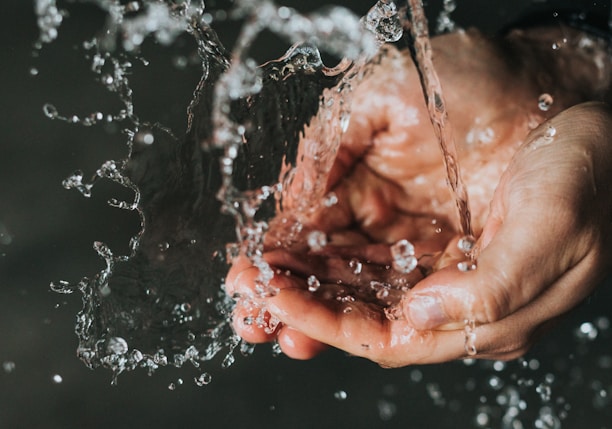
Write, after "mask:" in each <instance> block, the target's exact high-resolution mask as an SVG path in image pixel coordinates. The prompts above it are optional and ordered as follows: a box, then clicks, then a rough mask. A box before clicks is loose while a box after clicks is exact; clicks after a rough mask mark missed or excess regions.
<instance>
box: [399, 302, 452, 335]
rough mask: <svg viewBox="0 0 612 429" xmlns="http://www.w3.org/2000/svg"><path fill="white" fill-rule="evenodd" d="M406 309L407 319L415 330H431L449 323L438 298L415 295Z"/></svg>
mask: <svg viewBox="0 0 612 429" xmlns="http://www.w3.org/2000/svg"><path fill="white" fill-rule="evenodd" d="M407 307H408V308H407V310H408V311H407V313H408V314H407V317H408V319H410V321H411V322H412V326H414V327H415V328H416V329H432V328H435V327H437V326H440V325H444V324H446V323H448V322H449V320H448V316H447V315H446V313H445V312H444V310H443V309H442V303H441V302H440V300H439V299H438V298H435V297H432V296H425V295H420V296H419V295H415V296H413V297H412V299H411V300H410V301H409V302H408V305H407Z"/></svg>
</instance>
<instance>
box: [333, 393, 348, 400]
mask: <svg viewBox="0 0 612 429" xmlns="http://www.w3.org/2000/svg"><path fill="white" fill-rule="evenodd" d="M334 398H336V399H337V400H338V401H344V400H345V399H346V398H348V394H347V393H346V392H345V391H344V390H338V391H336V392H334Z"/></svg>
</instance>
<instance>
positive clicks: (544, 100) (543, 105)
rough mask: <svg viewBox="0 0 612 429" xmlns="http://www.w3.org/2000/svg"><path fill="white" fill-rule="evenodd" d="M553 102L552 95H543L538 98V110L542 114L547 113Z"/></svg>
mask: <svg viewBox="0 0 612 429" xmlns="http://www.w3.org/2000/svg"><path fill="white" fill-rule="evenodd" d="M553 102H554V99H553V97H552V95H550V94H548V93H544V94H542V95H540V97H539V98H538V108H539V109H540V110H541V111H543V112H547V111H548V110H549V109H550V107H551V106H552V104H553Z"/></svg>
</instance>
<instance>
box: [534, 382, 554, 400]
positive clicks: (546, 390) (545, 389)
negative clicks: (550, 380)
mask: <svg viewBox="0 0 612 429" xmlns="http://www.w3.org/2000/svg"><path fill="white" fill-rule="evenodd" d="M536 392H537V393H538V394H539V395H540V399H541V400H542V402H548V401H550V397H551V395H552V389H551V388H550V385H548V384H547V383H540V384H538V386H537V387H536Z"/></svg>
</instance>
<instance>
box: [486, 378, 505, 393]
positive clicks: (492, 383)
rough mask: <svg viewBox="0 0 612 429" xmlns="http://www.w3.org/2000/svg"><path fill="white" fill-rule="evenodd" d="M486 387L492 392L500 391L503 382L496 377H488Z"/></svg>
mask: <svg viewBox="0 0 612 429" xmlns="http://www.w3.org/2000/svg"><path fill="white" fill-rule="evenodd" d="M488 385H489V387H491V389H493V390H500V389H501V388H502V387H504V382H503V380H502V379H501V378H499V377H498V376H496V375H492V376H491V377H489V380H488Z"/></svg>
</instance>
